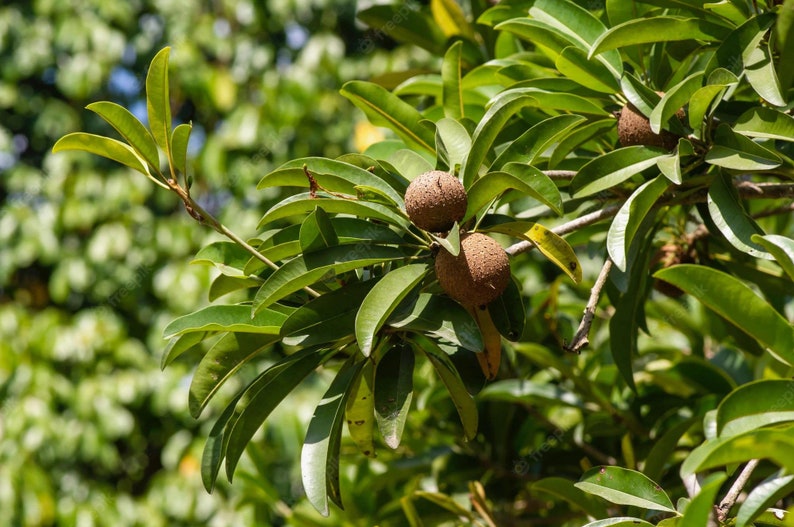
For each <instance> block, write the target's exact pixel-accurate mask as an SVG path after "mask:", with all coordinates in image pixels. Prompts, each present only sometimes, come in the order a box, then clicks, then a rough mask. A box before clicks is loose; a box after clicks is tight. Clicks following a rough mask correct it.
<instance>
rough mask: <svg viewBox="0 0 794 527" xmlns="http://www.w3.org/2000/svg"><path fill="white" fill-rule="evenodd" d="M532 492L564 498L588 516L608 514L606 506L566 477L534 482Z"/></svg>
mask: <svg viewBox="0 0 794 527" xmlns="http://www.w3.org/2000/svg"><path fill="white" fill-rule="evenodd" d="M530 490H531V492H532V494H533V495H534V494H536V493H543V494H548V495H550V496H554V497H555V498H559V499H563V500H565V501H566V502H568V503H569V504H570V505H572V506H573V507H575V508H577V509H581V510H582V511H584V512H585V513H587V515H588V516H592V517H594V518H599V517H604V516H607V515H608V514H607V510H606V507H604V506H603V505H602V504H601V502H599V501H597V500H596V499H595V498H593V496H591V495H590V494H587V493H586V492H584V491H582V490H580V489H578V488H576V487H575V486H574V482H573V481H570V480H568V479H565V478H559V477H549V478H543V479H541V480H538V481H536V482H534V483H532V485H531V487H530Z"/></svg>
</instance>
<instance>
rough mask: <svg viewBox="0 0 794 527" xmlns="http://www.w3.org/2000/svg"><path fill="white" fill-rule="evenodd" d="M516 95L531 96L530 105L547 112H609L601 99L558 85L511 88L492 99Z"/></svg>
mask: <svg viewBox="0 0 794 527" xmlns="http://www.w3.org/2000/svg"><path fill="white" fill-rule="evenodd" d="M558 84H559V83H558ZM574 86H575V84H574ZM517 96H529V97H531V98H532V99H533V103H532V106H534V107H536V108H539V109H541V110H543V111H545V112H547V113H556V112H554V110H558V111H563V112H574V113H583V114H589V115H595V116H597V117H604V116H607V115H609V113H608V112H607V111H606V110H605V109H604V105H603V101H601V100H599V99H592V98H588V97H583V96H581V95H578V94H576V93H568V92H567V91H565V90H562V89H560V87H559V86H557V85H552V86H551V87H549V88H548V89H545V88H542V87H537V86H528V87H518V88H513V89H511V90H508V91H505V92H502V93H500V94H499V95H497V96H496V97H494V99H493V100H494V101H495V102H497V101H499V100H500V99H502V98H511V99H512V98H515V97H517Z"/></svg>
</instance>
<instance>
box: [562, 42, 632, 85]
mask: <svg viewBox="0 0 794 527" xmlns="http://www.w3.org/2000/svg"><path fill="white" fill-rule="evenodd" d="M555 66H556V67H557V69H558V70H560V73H562V74H563V75H565V76H566V77H568V78H569V79H572V80H574V81H576V82H577V83H579V84H581V85H582V86H584V87H586V88H589V89H591V90H595V91H598V92H602V93H608V94H613V93H616V92H618V91H619V90H620V83H619V82H618V80H617V79H616V78H615V76H614V75H613V72H611V71H610V70H609V68H607V66H606V65H605V64H604V63H603V62H600V61H599V60H597V59H595V58H588V56H587V52H586V51H585V50H583V49H581V48H578V47H574V46H568V47H567V48H565V49H563V50H562V53H560V55H559V56H558V57H557V59H556V61H555Z"/></svg>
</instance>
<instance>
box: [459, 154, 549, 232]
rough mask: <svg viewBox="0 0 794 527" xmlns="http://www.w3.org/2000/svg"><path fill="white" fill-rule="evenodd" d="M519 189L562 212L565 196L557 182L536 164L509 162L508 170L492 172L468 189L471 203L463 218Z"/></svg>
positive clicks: (467, 217) (466, 219) (505, 168)
mask: <svg viewBox="0 0 794 527" xmlns="http://www.w3.org/2000/svg"><path fill="white" fill-rule="evenodd" d="M510 189H515V190H518V191H519V192H523V193H524V194H526V195H528V196H531V197H533V198H535V199H537V200H538V201H540V202H541V203H543V204H545V205H548V207H549V208H550V209H551V210H553V211H554V212H555V213H557V214H562V197H561V196H560V191H559V190H558V189H557V186H556V185H555V184H554V182H553V181H552V180H551V179H549V177H548V176H546V175H545V174H544V173H543V172H541V171H540V170H538V169H537V168H535V167H533V166H532V165H524V164H521V163H509V164H508V165H506V166H505V167H504V172H502V171H499V172H489V173H487V174H485V175H484V176H482V177H481V178H479V179H478V180H477V181H475V182H474V184H473V185H472V186H471V187H470V188H469V190H468V192H467V193H468V207H467V208H466V214H465V215H464V216H463V220H462V222H464V223H465V222H466V221H468V220H469V219H470V218H473V217H474V216H476V215H477V214H478V213H479V212H480V211H481V210H482V208H483V207H485V206H486V205H488V204H490V203H491V202H492V201H493V200H494V198H496V197H498V196H499V195H501V194H502V193H504V192H506V191H508V190H510Z"/></svg>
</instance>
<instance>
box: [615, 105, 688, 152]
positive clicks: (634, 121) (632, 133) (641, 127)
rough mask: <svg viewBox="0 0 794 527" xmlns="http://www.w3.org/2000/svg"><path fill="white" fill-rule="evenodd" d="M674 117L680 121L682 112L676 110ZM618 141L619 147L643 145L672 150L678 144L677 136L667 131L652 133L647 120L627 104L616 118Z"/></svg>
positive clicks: (682, 115) (632, 106) (634, 107)
mask: <svg viewBox="0 0 794 527" xmlns="http://www.w3.org/2000/svg"><path fill="white" fill-rule="evenodd" d="M676 116H678V118H679V119H682V118H683V117H684V111H683V110H678V112H677V113H676ZM618 141H620V146H632V145H644V146H656V147H659V148H664V149H665V150H672V149H673V148H675V147H676V145H677V144H678V136H677V135H676V134H674V133H673V132H670V131H669V130H661V133H659V134H655V133H653V130H651V123H650V121H648V118H647V117H645V116H644V115H643V114H642V112H640V111H639V110H638V109H637V107H636V106H634V105H633V104H631V103H627V104H626V106H624V107H623V109H622V110H621V111H620V117H618Z"/></svg>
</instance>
